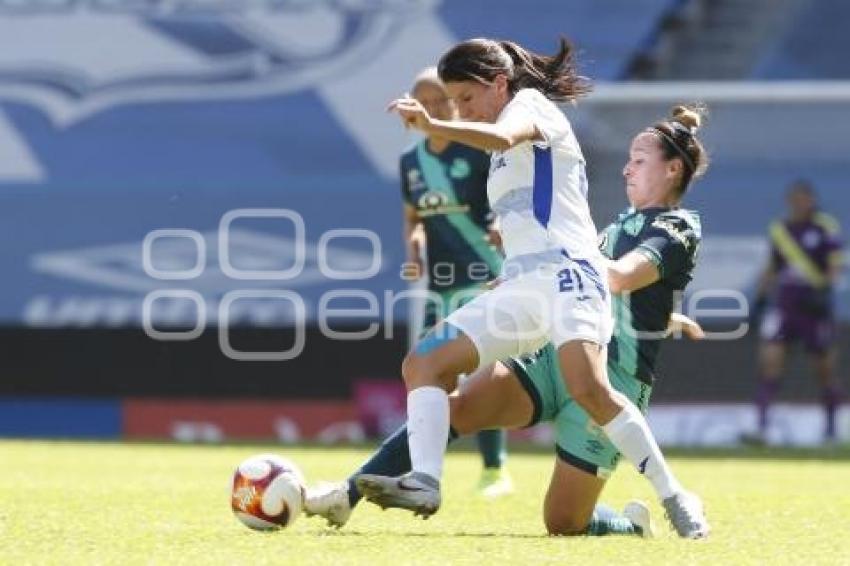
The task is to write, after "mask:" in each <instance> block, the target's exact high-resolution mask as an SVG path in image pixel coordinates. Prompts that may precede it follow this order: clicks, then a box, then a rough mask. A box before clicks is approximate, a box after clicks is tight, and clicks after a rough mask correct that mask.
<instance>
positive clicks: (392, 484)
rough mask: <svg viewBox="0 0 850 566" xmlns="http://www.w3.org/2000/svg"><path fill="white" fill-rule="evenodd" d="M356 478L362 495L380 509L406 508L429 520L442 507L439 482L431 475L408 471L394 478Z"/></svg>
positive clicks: (366, 475)
mask: <svg viewBox="0 0 850 566" xmlns="http://www.w3.org/2000/svg"><path fill="white" fill-rule="evenodd" d="M354 481H355V482H356V484H357V489H358V490H360V493H362V494H363V497H365V498H366V499H367V500H369V501H371V502H372V503H374V504H375V505H378V506H379V507H381V509H393V508H395V509H407V510H408V511H413V514H414V515H416V516H419V517H422V518H423V519H427V518H428V517H430V516H431V515H433V514H434V513H436V512H437V509H439V508H440V482H439V481H437V480H436V479H435V478H432V477H431V476H429V475H428V474H423V473H421V472H409V473H407V474H404V475H403V476H399V477H395V478H393V477H388V476H376V475H372V474H361V475H359V476H357V478H356V479H355V480H354Z"/></svg>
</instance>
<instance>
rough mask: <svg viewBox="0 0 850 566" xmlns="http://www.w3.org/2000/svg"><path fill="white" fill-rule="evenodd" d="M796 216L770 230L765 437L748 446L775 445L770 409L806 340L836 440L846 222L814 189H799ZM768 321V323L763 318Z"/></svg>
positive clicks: (761, 298)
mask: <svg viewBox="0 0 850 566" xmlns="http://www.w3.org/2000/svg"><path fill="white" fill-rule="evenodd" d="M787 203H788V209H789V214H788V217H787V218H786V219H783V220H776V221H774V222H773V223H772V224H771V225H770V235H769V237H770V246H771V252H770V262H769V263H768V266H767V268H766V269H765V271H764V273H763V274H762V276H761V280H760V281H759V287H758V295H757V298H756V303H755V307H754V309H753V311H754V314H755V316H754V319H755V320H760V322H761V340H762V343H761V346H760V350H759V371H760V374H759V379H758V386H757V392H756V407H757V409H758V430H757V431H756V432H755V433H752V434H746V435H744V436H743V437H742V440H744V441H745V442H750V443H757V444H763V443H765V442H766V441H767V431H768V425H769V419H768V416H769V410H770V406H771V404H772V402H773V399H774V397H775V396H776V393H777V391H778V389H779V385H780V382H779V378H780V375H781V374H782V371H783V368H784V365H785V358H786V353H787V351H788V346H789V345H790V344H792V343H794V342H796V341H800V342H802V343H803V345H804V346H805V348H806V351H807V352H808V353H809V355H810V357H811V360H812V367H813V369H814V371H815V374H816V375H817V377H818V380H819V381H820V385H821V390H822V393H823V395H822V400H823V407H824V412H825V416H826V427H825V431H824V440H825V441H826V442H833V441H835V439H836V436H835V435H836V431H835V416H836V412H837V408H838V405H839V402H840V394H839V387H838V382H837V380H836V379H835V374H834V373H835V372H834V370H835V362H836V350H835V348H834V342H835V321H834V314H833V310H834V308H833V286H834V284H835V281H836V279H837V278H838V274H839V273H840V270H841V255H842V252H841V247H842V244H841V240H840V237H839V233H840V227H839V225H838V222H837V221H836V220H835V219H834V218H832V217H831V216H829V215H827V214H824V213H823V212H820V211H819V210H818V206H817V199H816V195H815V192H814V190H813V189H812V186H811V185H810V184H809V183H808V182H807V181H803V180H799V181H795V182H794V183H792V184H791V187H790V188H789V190H788V194H787ZM762 314H763V316H762Z"/></svg>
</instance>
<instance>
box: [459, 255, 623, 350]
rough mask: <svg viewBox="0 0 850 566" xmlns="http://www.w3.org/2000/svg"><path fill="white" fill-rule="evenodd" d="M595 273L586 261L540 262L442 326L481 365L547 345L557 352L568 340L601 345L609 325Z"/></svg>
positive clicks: (603, 284) (606, 299)
mask: <svg viewBox="0 0 850 566" xmlns="http://www.w3.org/2000/svg"><path fill="white" fill-rule="evenodd" d="M600 271H601V270H599V269H597V268H596V266H594V265H593V264H591V263H590V262H587V261H582V260H569V259H566V258H564V260H563V261H562V262H560V263H550V264H543V265H541V266H540V267H539V268H538V269H537V270H535V271H532V272H529V273H524V274H522V275H519V276H517V277H514V278H512V279H508V280H507V281H505V282H504V283H502V284H501V285H499V286H498V287H496V288H495V289H493V290H491V291H487V292H486V293H483V294H482V295H480V296H478V297H476V298H475V299H473V300H472V301H471V302H469V303H467V304H466V305H464V306H463V307H461V308H460V309H458V310H456V311H454V312H453V313H451V314H450V315H449V316H448V317H446V319H445V322H447V323H449V324H451V325H453V326H455V327H456V328H458V329H459V330H461V331H462V332H463V333H464V334H466V335H467V336H468V337H469V339H470V340H472V342H473V343H474V344H475V347H476V349H477V350H478V357H479V365H481V366H483V365H487V364H489V363H492V362H494V361H497V360H501V359H505V358H507V357H509V356H519V355H521V354H526V353H530V352H533V351H535V350H537V349H539V348H541V347H543V346H544V345H545V344H546V343H547V342H552V343H553V344H554V345H555V347H556V348H558V347H560V346H561V345H562V344H565V343H567V342H570V341H573V340H587V341H590V342H595V343H597V344H599V345H601V346H604V345H606V344H608V341H609V340H610V339H611V333H612V332H613V328H614V323H613V320H612V318H611V299H610V296H611V295H610V293H609V292H608V285H607V279H603V278H602V277H600V276H599V273H600ZM601 272H602V273H605V272H604V271H601ZM606 275H607V274H606Z"/></svg>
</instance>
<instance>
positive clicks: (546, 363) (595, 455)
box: [506, 344, 652, 478]
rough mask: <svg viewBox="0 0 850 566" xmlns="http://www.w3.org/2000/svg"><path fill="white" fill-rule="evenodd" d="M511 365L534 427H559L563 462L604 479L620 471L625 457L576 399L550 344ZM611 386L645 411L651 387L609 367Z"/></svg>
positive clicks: (558, 449)
mask: <svg viewBox="0 0 850 566" xmlns="http://www.w3.org/2000/svg"><path fill="white" fill-rule="evenodd" d="M506 364H507V366H508V367H509V368H510V369H511V370H512V371H513V372H514V373H515V374H516V375H517V378H518V379H519V380H520V382H521V383H522V385H523V387H525V390H526V391H527V392H528V394H529V396H530V397H531V399H532V402H533V403H534V416H533V418H532V421H531V422H530V423H529V426H532V425H535V424H537V423H541V422H551V423H554V425H555V452H556V453H557V454H558V457H559V458H561V460H563V461H564V462H566V463H568V464H570V465H571V466H574V467H576V468H579V469H580V470H584V471H585V472H587V473H589V474H593V475H596V476H598V477H600V478H608V477H609V476H610V475H611V473H612V472H613V471H614V469H615V468H616V467H617V462H618V460H619V459H620V453H619V452H618V451H617V449H616V448H615V447H614V445H613V444H611V442H610V441H609V440H608V437H607V436H605V433H604V432H603V431H602V428H600V427H599V425H597V424H596V423H594V422H593V421H592V420H591V418H590V416H588V414H587V413H586V412H585V411H584V409H582V408H581V407H580V406H579V405H578V403H576V402H575V400H573V399H572V398H571V397H570V395H569V393H568V392H567V389H566V386H565V385H564V380H563V379H562V378H561V372H560V371H559V364H558V353H557V352H556V351H555V348H554V347H553V346H552V345H551V344H547V345H546V346H545V347H543V348H542V349H541V350H538V351H537V352H535V353H534V354H529V355H527V356H520V357H517V358H510V359H509V360H507V362H506ZM608 379H609V380H610V381H611V385H612V386H613V387H614V389H616V390H617V391H619V392H620V393H622V394H624V395H625V396H626V397H628V398H629V399H630V400H631V401H632V403H634V404H635V405H636V406H637V407H638V409H640V410H641V412H644V413H645V412H646V408H647V406H648V405H649V395H650V393H651V392H652V387H651V386H649V385H647V384H646V383H644V382H642V381H640V380H638V379H636V378H634V377H632V376H630V375H627V374H625V373H624V372H623V371H622V370H621V369H619V368H617V367H616V366H612V365H611V364H609V365H608Z"/></svg>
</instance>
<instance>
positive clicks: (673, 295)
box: [599, 207, 702, 384]
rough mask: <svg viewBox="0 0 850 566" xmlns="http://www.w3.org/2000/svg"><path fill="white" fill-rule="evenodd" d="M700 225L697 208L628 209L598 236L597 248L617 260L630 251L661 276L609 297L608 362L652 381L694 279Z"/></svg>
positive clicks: (632, 374)
mask: <svg viewBox="0 0 850 566" xmlns="http://www.w3.org/2000/svg"><path fill="white" fill-rule="evenodd" d="M701 237H702V229H701V226H700V218H699V215H698V213H697V212H695V211H693V210H685V209H681V208H672V209H671V208H661V207H659V208H647V209H643V210H635V209H628V210H626V211H625V212H624V213H622V214H620V217H619V218H618V219H617V221H616V222H614V223H612V224H611V225H610V226H608V227H607V228H606V229H605V230H604V231H603V232H602V234H600V242H599V247H600V249H601V250H602V253H603V254H605V256H606V257H608V258H610V259H613V260H616V259H619V258H621V257H623V256H624V255H626V254H627V253H629V252H631V251H636V252H638V253H641V254H643V255H645V256H646V257H647V258H648V259H649V260H650V261H652V263H654V264H655V266H656V267H657V268H658V274H659V279H658V281H656V282H655V283H653V284H652V285H648V286H646V287H644V288H642V289H639V290H637V291H634V292H631V293H622V294H618V295H614V296H613V309H614V312H613V314H614V320H615V327H614V336H613V338H612V340H611V342H610V344H609V345H608V364H609V366H614V367H616V368H617V370H618V371H619V372H621V373H625V374H627V375H631V376H633V377H635V378H636V379H639V380H640V381H643V382H644V383H648V384H652V382H653V380H654V378H655V362H656V358H657V357H658V350H659V348H660V346H661V339H662V338H663V336H664V334H665V331H666V329H667V325H668V322H669V320H670V314H671V313H672V312H673V309H674V306H675V304H674V303H675V301H676V299H677V296H678V295H679V293H680V292H681V291H683V290H684V289H685V286H686V285H687V284H688V283H689V282H690V281H691V279H692V277H693V270H694V267H695V265H696V255H697V250H698V248H699V243H700V239H701Z"/></svg>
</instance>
